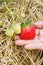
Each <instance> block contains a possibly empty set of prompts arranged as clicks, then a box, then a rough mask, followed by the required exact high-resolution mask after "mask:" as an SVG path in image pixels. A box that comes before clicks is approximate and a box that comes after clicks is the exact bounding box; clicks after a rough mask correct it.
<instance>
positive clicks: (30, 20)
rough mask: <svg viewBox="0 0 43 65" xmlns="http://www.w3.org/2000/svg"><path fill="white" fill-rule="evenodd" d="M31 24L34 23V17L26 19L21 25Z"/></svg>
mask: <svg viewBox="0 0 43 65" xmlns="http://www.w3.org/2000/svg"><path fill="white" fill-rule="evenodd" d="M31 24H32V19H31V18H30V19H28V20H26V21H24V22H23V23H22V25H21V26H22V27H28V26H30V25H31Z"/></svg>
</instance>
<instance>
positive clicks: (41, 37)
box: [39, 29, 43, 43]
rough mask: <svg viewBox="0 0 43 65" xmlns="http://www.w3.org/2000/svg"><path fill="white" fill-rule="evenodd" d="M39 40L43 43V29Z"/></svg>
mask: <svg viewBox="0 0 43 65" xmlns="http://www.w3.org/2000/svg"><path fill="white" fill-rule="evenodd" d="M39 39H40V41H41V42H42V43H43V29H41V30H40V35H39Z"/></svg>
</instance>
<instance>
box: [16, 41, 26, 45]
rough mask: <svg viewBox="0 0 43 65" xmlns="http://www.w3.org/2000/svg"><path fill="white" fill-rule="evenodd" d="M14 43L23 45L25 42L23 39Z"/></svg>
mask: <svg viewBox="0 0 43 65" xmlns="http://www.w3.org/2000/svg"><path fill="white" fill-rule="evenodd" d="M15 44H16V45H18V46H24V45H25V44H26V42H25V40H16V41H15Z"/></svg>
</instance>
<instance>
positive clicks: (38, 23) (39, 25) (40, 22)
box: [34, 21, 43, 29]
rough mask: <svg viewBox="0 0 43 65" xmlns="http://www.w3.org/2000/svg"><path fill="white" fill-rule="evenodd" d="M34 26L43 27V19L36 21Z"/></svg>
mask: <svg viewBox="0 0 43 65" xmlns="http://www.w3.org/2000/svg"><path fill="white" fill-rule="evenodd" d="M34 26H35V27H36V28H39V29H40V28H43V21H39V22H35V23H34Z"/></svg>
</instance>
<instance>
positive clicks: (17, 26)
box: [13, 23, 21, 34]
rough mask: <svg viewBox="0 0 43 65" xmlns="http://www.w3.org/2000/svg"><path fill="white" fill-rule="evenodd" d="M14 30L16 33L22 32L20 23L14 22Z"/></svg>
mask: <svg viewBox="0 0 43 65" xmlns="http://www.w3.org/2000/svg"><path fill="white" fill-rule="evenodd" d="M13 30H14V33H15V34H20V33H21V25H20V23H13Z"/></svg>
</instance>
